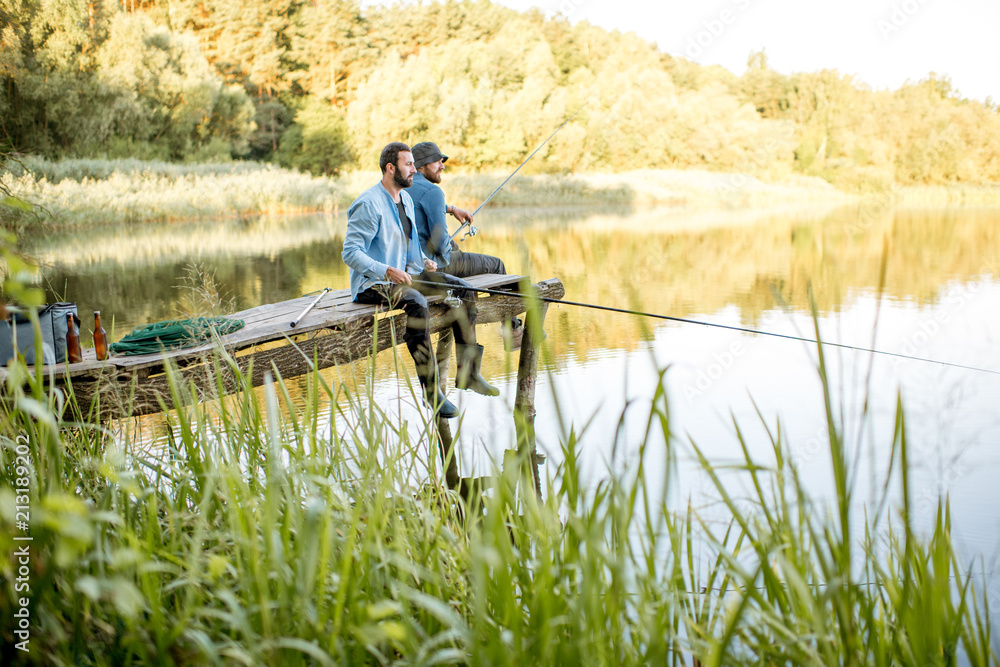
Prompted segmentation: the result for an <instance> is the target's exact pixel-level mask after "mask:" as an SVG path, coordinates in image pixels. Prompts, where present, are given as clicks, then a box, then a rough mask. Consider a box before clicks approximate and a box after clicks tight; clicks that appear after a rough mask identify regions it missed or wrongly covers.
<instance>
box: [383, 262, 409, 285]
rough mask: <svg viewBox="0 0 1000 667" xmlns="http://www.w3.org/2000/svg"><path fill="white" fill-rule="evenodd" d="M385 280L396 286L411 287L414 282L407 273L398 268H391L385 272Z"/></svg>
mask: <svg viewBox="0 0 1000 667" xmlns="http://www.w3.org/2000/svg"><path fill="white" fill-rule="evenodd" d="M385 279H386V280H388V281H389V282H391V283H393V284H394V285H410V284H412V282H413V281H412V280H411V279H410V274H409V273H407V272H406V271H400V270H399V269H397V268H393V267H391V266H390V267H389V268H388V269H387V270H386V272H385Z"/></svg>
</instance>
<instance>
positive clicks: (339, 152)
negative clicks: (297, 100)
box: [275, 98, 353, 175]
mask: <svg viewBox="0 0 1000 667" xmlns="http://www.w3.org/2000/svg"><path fill="white" fill-rule="evenodd" d="M275 157H276V158H277V160H278V162H279V163H280V164H282V165H283V166H286V167H293V168H296V169H301V170H303V171H308V172H310V173H313V174H317V175H319V174H336V173H338V172H339V171H340V170H341V168H342V167H343V166H344V165H346V164H348V163H349V162H350V161H351V160H352V159H353V155H352V153H351V147H350V141H349V137H348V128H347V119H346V118H345V115H344V112H343V110H342V109H339V108H337V107H333V106H331V105H330V104H329V103H326V102H323V101H321V100H317V99H316V98H309V99H308V100H306V103H305V105H304V106H303V108H302V109H301V110H299V112H298V113H297V114H296V115H295V123H294V124H293V125H292V126H291V127H290V128H288V129H287V130H286V131H285V133H284V135H282V137H281V147H280V148H279V149H278V152H277V153H276V155H275Z"/></svg>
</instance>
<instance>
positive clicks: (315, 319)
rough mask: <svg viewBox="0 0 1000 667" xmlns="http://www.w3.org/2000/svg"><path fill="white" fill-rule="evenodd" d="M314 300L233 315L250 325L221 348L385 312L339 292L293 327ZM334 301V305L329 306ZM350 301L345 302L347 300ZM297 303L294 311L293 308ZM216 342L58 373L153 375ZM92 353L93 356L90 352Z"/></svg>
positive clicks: (484, 284)
mask: <svg viewBox="0 0 1000 667" xmlns="http://www.w3.org/2000/svg"><path fill="white" fill-rule="evenodd" d="M467 280H468V281H469V282H470V283H471V284H472V285H473V286H475V287H481V288H484V289H494V288H498V287H505V286H510V285H516V284H517V283H518V282H519V281H520V280H522V276H515V275H500V274H484V275H480V276H472V277H470V278H468V279H467ZM314 299H315V295H313V296H310V297H298V298H296V299H292V300H290V301H284V302H281V303H280V304H268V305H265V306H260V307H258V308H251V309H249V310H245V311H241V312H240V313H235V314H234V315H233V316H232V317H234V318H237V319H243V320H244V321H246V320H247V319H248V318H249V319H250V320H251V325H248V326H246V327H244V328H243V329H241V330H240V331H237V332H234V333H232V334H229V335H228V336H224V337H223V338H222V339H221V343H222V345H223V346H224V347H225V349H226V350H227V351H229V352H230V353H232V352H237V351H239V350H242V349H245V348H247V347H250V346H253V345H260V344H263V343H267V342H273V341H281V340H286V339H287V338H288V337H290V336H292V335H298V334H304V333H310V332H313V331H318V330H320V329H327V328H339V329H346V328H351V327H354V326H363V325H365V324H366V323H368V322H369V321H370V320H371V317H372V316H373V315H374V314H375V313H378V312H385V310H387V309H386V308H384V307H377V306H370V305H366V304H358V303H354V302H353V301H351V300H350V290H338V291H336V292H332V293H331V294H330V295H327V297H325V298H324V299H323V301H321V302H320V304H321V305H322V306H323V307H322V308H319V307H318V306H317V308H314V309H313V310H312V311H310V313H309V314H308V315H307V316H306V318H305V319H304V320H303V321H302V322H301V323H300V324H299V325H298V326H297V327H295V328H294V329H293V328H292V327H291V326H290V324H291V320H292V319H293V318H294V317H295V316H297V315H298V314H299V313H301V312H302V310H303V309H305V307H306V306H307V305H308V304H309V303H311V302H312V301H313V300H314ZM327 299H330V300H331V301H330V302H327ZM345 299H346V301H345ZM440 300H441V297H430V298H429V299H428V301H429V302H431V303H436V302H439V301H440ZM481 301H482V306H481V308H480V312H481V314H480V321H481V322H484V323H485V322H491V321H497V320H496V319H492V318H494V317H496V318H500V317H512V316H514V315H517V314H518V312H523V309H522V310H521V311H518V310H517V308H518V307H517V306H516V305H515V304H506V305H504V306H503V310H502V311H497V310H496V307H495V305H494V304H492V303H491V300H490V298H489V296H488V295H483V297H481ZM288 304H293V305H294V307H289V306H288ZM216 345H217V343H215V342H209V343H205V344H202V345H199V346H195V347H188V348H183V349H180V350H170V351H167V352H165V353H163V354H160V353H156V354H148V355H136V356H130V357H112V358H111V359H108V360H106V361H97V360H96V359H92V356H93V351H92V350H87V351H85V355H84V361H82V362H80V363H78V364H69V365H64V366H60V367H58V368H57V369H56V371H55V372H56V373H58V374H59V375H61V376H66V375H68V376H71V377H78V378H82V379H95V378H97V377H98V376H103V375H105V374H106V372H107V371H106V367H107V366H113V367H116V368H118V369H122V370H138V369H143V368H146V369H150V372H152V373H155V372H157V371H158V370H159V369H161V368H162V367H163V363H164V362H165V361H166V360H171V361H173V362H174V363H176V364H178V365H180V366H184V365H186V364H190V363H199V359H200V357H201V356H202V355H204V354H205V353H207V352H209V351H211V350H213V349H214V348H215V346H216ZM88 353H89V354H88Z"/></svg>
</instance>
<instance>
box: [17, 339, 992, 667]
mask: <svg viewBox="0 0 1000 667" xmlns="http://www.w3.org/2000/svg"><path fill="white" fill-rule="evenodd" d="M403 366H405V364H400V367H401V368H402V367H403ZM36 370H38V369H36ZM271 370H272V373H271V375H272V378H273V379H271V380H270V381H268V382H266V383H265V385H264V386H263V387H262V388H261V389H260V390H255V389H254V388H253V387H252V386H251V382H250V380H249V378H250V377H251V375H250V373H247V372H241V371H240V368H239V366H238V365H237V363H236V361H235V360H234V359H232V358H231V357H229V356H227V355H226V354H224V353H221V352H220V354H219V355H218V356H217V358H216V359H215V360H214V361H213V363H212V364H210V365H209V366H208V367H207V369H206V372H208V371H212V374H211V376H210V377H213V378H215V381H216V382H217V383H218V384H217V385H216V388H217V392H218V395H219V396H220V398H217V399H216V400H211V401H206V400H194V399H193V398H192V397H195V396H198V395H199V394H198V392H197V391H196V388H195V387H194V386H193V385H191V384H185V381H184V380H183V379H182V376H181V375H180V374H179V373H178V372H176V371H175V370H174V369H172V368H170V367H168V368H167V371H166V372H167V374H168V376H169V379H170V387H171V392H172V393H173V401H174V404H175V405H178V406H180V407H177V408H176V409H174V410H172V411H169V412H167V417H166V422H165V423H166V425H165V426H164V433H163V434H162V437H160V438H158V439H156V440H155V441H154V443H153V444H149V443H148V442H146V441H145V440H143V439H142V438H139V437H136V436H135V435H134V434H130V432H129V431H128V430H127V429H123V428H122V425H121V424H120V423H113V422H103V423H102V422H100V421H99V420H97V419H96V414H95V413H94V412H92V411H91V410H90V407H91V406H80V405H78V404H77V403H76V401H75V399H74V397H73V394H72V393H71V392H66V393H63V392H62V391H60V390H57V389H53V388H52V386H51V384H48V383H46V382H45V381H44V380H43V379H42V378H41V377H40V376H37V375H36V376H31V375H30V374H29V373H28V369H27V368H25V367H24V366H23V364H19V363H17V362H15V363H12V364H11V365H10V366H9V367H8V369H7V376H6V384H5V387H4V399H5V400H4V401H3V408H2V412H0V443H2V446H0V466H2V469H3V471H4V477H3V478H2V482H0V500H2V502H3V511H2V512H0V520H2V522H3V523H4V530H3V531H2V532H0V548H2V549H3V550H4V553H5V554H10V553H11V552H12V549H13V542H12V538H11V535H12V534H13V531H14V525H13V517H12V515H11V514H10V512H9V509H8V508H9V507H10V506H11V504H12V500H11V493H12V492H11V479H10V476H9V475H10V473H9V471H10V470H11V464H12V451H13V443H16V442H18V441H19V440H21V439H27V441H28V442H29V443H30V445H31V452H32V463H33V477H32V480H33V483H32V487H31V489H32V490H31V506H32V525H31V528H30V531H31V535H32V537H33V543H32V544H33V553H34V554H35V556H34V560H33V562H32V580H31V591H30V596H31V609H32V623H33V633H32V644H31V647H32V649H31V650H32V653H30V654H28V655H22V654H20V653H17V652H16V650H15V649H14V648H13V641H14V638H13V635H12V634H11V633H10V631H9V630H8V629H7V626H6V625H4V626H3V627H4V630H3V631H2V655H3V658H4V661H5V662H8V661H12V660H14V659H27V660H28V661H29V662H35V663H39V664H78V665H103V664H168V665H186V664H220V665H221V664H282V665H285V664H288V665H296V664H345V663H346V664H421V665H424V664H426V665H432V664H476V665H507V664H518V663H522V664H541V663H553V664H588V665H589V664H594V665H621V664H671V665H692V664H695V662H694V661H695V659H697V660H698V661H699V662H700V664H704V665H720V664H748V665H749V664H796V665H798V664H804V665H808V664H816V665H820V664H886V665H888V664H894V665H895V664H913V665H918V664H919V665H924V664H958V662H959V661H960V660H965V661H967V662H968V663H969V664H973V665H996V664H997V658H996V649H995V647H994V646H993V639H992V635H991V619H990V615H989V609H988V607H987V606H986V605H985V603H984V600H983V598H982V595H981V594H980V592H979V591H978V590H977V589H976V587H975V582H973V581H972V580H971V578H970V577H969V576H968V575H965V574H963V572H962V567H961V564H960V563H959V560H958V558H957V555H956V553H955V551H954V549H953V548H952V545H951V540H950V522H949V519H948V516H949V514H948V506H947V504H942V505H941V507H940V508H939V511H938V519H937V521H936V523H935V526H934V529H933V531H932V532H931V535H930V538H929V539H921V538H920V537H918V535H917V534H916V532H915V531H914V529H913V519H912V514H911V511H910V508H909V504H908V503H909V500H908V496H909V494H908V490H907V485H908V484H909V472H908V461H907V455H908V450H907V443H906V428H905V418H904V413H903V410H902V406H900V407H899V410H898V415H897V421H896V429H895V432H894V434H893V443H892V451H893V465H892V466H890V472H889V473H887V474H888V475H895V476H894V477H892V479H895V480H898V481H899V483H900V484H901V486H902V497H903V498H904V502H903V506H902V508H901V509H900V511H899V514H898V516H896V517H895V519H894V521H892V522H891V523H890V524H889V525H888V526H887V527H884V528H883V527H882V526H880V524H878V522H877V521H876V520H874V519H873V520H868V519H866V520H865V521H864V525H865V526H866V527H867V528H866V532H865V534H864V535H863V536H855V535H854V533H853V532H852V531H853V529H852V526H855V525H857V523H856V519H857V517H856V516H855V514H856V513H857V512H858V508H857V507H855V505H854V504H853V503H852V502H851V500H852V498H853V496H852V489H851V479H852V476H851V475H850V472H851V470H850V466H851V465H852V463H851V462H850V460H849V457H848V455H847V449H846V446H845V442H844V439H843V435H842V433H843V429H842V427H841V426H840V425H839V424H838V423H837V421H836V417H835V414H834V411H833V410H832V408H831V407H830V406H831V401H832V397H831V389H830V385H829V382H828V381H827V376H826V370H825V367H824V366H823V364H822V363H821V364H820V368H819V373H820V378H821V380H822V382H823V387H824V398H823V400H824V405H825V408H826V411H827V420H828V425H829V428H828V435H829V454H830V460H829V467H830V470H831V474H832V478H833V479H834V480H835V482H834V488H835V490H836V494H835V496H836V497H835V498H834V499H833V501H832V503H831V504H826V503H823V502H822V501H820V500H819V499H816V498H813V497H811V495H810V493H809V492H808V491H807V489H806V488H804V485H803V483H802V481H801V479H800V476H799V470H798V468H797V465H796V462H795V460H794V458H793V456H792V453H791V449H790V443H789V442H788V441H787V438H786V437H785V435H784V433H783V430H782V428H781V425H780V423H779V424H777V425H776V426H774V427H771V428H769V430H768V432H769V433H770V434H771V450H772V452H773V460H772V461H768V462H759V461H755V460H753V458H752V457H751V455H750V453H749V452H750V447H749V446H748V443H747V441H746V439H745V437H744V435H743V432H744V431H743V429H742V428H741V427H740V425H738V424H737V425H735V433H736V440H737V441H738V442H739V444H740V446H741V450H742V452H743V460H742V461H741V462H738V463H737V464H735V465H732V466H728V467H726V468H725V469H724V468H723V467H722V466H720V465H719V462H717V461H712V460H710V459H708V457H707V456H706V455H705V454H704V452H703V451H702V450H701V449H700V448H699V447H698V445H697V443H690V444H689V445H687V446H686V447H689V448H690V451H691V452H692V453H693V454H694V455H695V457H696V458H697V460H698V461H699V470H700V473H701V474H704V475H705V476H707V478H708V479H709V480H710V481H711V484H712V487H713V488H714V490H715V493H717V495H718V497H719V498H720V499H721V501H722V503H723V505H724V507H725V508H726V511H727V515H728V520H727V521H726V522H725V524H724V526H723V527H722V528H719V527H718V524H717V523H715V522H713V521H711V520H710V519H709V518H708V517H706V516H704V514H703V512H701V511H699V510H697V509H695V508H693V507H691V506H688V507H679V508H678V507H673V506H671V505H670V504H669V503H668V501H667V497H668V491H667V487H668V486H669V485H667V484H663V485H654V484H650V483H649V480H651V479H652V478H653V477H654V476H659V475H662V474H663V473H662V472H661V471H652V470H648V469H647V468H646V465H647V464H646V461H647V456H646V454H647V450H648V449H649V448H650V447H653V446H659V445H656V443H663V442H665V443H667V446H668V449H669V455H668V465H672V463H671V462H672V461H674V460H675V458H674V457H676V456H677V455H678V451H679V450H680V449H681V448H682V447H685V446H684V445H683V444H682V443H680V442H679V440H678V439H677V438H676V437H675V436H674V434H673V433H672V432H671V429H670V415H669V406H668V401H667V383H666V375H665V374H666V371H664V372H661V374H660V377H659V381H658V383H657V385H656V387H655V391H654V398H653V401H652V404H651V407H650V409H649V417H648V420H647V428H646V433H645V436H644V441H643V443H642V444H641V446H640V448H639V451H638V453H637V455H636V457H635V458H634V459H633V460H634V464H633V465H631V466H627V468H626V469H625V470H624V471H620V472H618V473H617V474H616V475H614V476H609V477H607V478H606V479H604V480H603V481H601V482H599V483H597V484H595V485H594V486H593V487H592V488H584V487H583V486H581V483H580V475H579V470H580V465H581V458H580V457H581V447H580V435H581V434H580V433H577V432H575V431H573V430H572V429H570V430H569V432H568V435H567V436H566V438H565V440H564V442H563V443H562V445H561V452H560V457H559V458H560V463H559V464H558V466H557V467H556V469H555V470H553V471H551V473H550V474H549V475H548V476H547V478H546V487H545V489H544V491H545V493H544V494H543V498H542V499H538V498H537V496H536V495H535V493H534V491H533V489H527V490H526V489H525V488H524V486H523V483H522V481H521V480H522V479H523V475H522V474H521V472H520V465H514V466H508V467H505V468H504V469H502V470H500V469H498V470H496V473H495V474H496V477H497V481H496V485H495V487H494V488H493V489H492V490H490V491H488V492H486V493H485V494H480V493H473V494H470V495H469V497H468V498H463V497H462V496H461V495H460V494H457V493H455V492H454V491H451V490H449V489H448V488H446V486H445V485H444V484H442V483H441V482H440V481H439V480H438V479H437V476H436V475H432V476H431V477H426V476H424V477H422V478H421V477H420V472H419V471H420V470H423V469H428V470H431V471H433V470H434V469H435V466H436V464H435V463H434V458H435V457H436V456H437V447H436V445H434V444H431V440H432V439H433V438H434V437H435V430H434V429H435V425H434V423H433V421H432V420H430V419H429V418H426V419H425V421H424V422H423V423H421V424H418V425H416V426H417V428H416V429H415V430H414V429H411V428H410V425H409V424H406V423H401V420H400V419H399V418H398V417H394V416H392V415H391V414H390V413H389V412H387V410H386V409H385V408H383V407H382V406H380V405H379V404H378V401H377V400H376V399H375V397H374V395H373V393H372V390H371V389H368V390H367V393H366V394H364V395H358V394H356V393H352V392H351V391H349V390H348V388H347V385H346V384H345V383H343V382H339V383H338V382H336V381H331V380H329V379H328V378H327V377H326V376H324V375H322V374H320V373H312V374H310V375H309V376H308V380H307V390H306V395H305V398H304V400H303V399H301V398H299V399H297V400H293V399H292V397H291V396H290V395H289V393H288V391H287V389H286V388H285V385H284V383H283V382H282V381H281V377H280V374H279V373H278V372H277V370H276V369H271ZM226 374H228V375H229V376H231V377H235V378H236V381H237V383H238V391H237V392H236V393H235V394H233V395H231V396H223V395H224V394H226V393H227V392H226V391H225V387H224V386H223V384H222V380H221V378H222V377H223V375H226ZM414 433H415V434H416V435H414ZM518 463H519V464H520V463H524V462H523V461H520V462H518ZM418 464H419V465H418ZM733 475H739V476H740V477H741V478H742V479H744V480H748V482H749V488H750V489H752V491H753V496H752V498H751V501H752V502H750V503H749V504H748V503H747V502H745V501H744V500H742V499H739V498H737V493H738V492H737V491H736V490H734V487H733V485H732V476H733ZM888 483H889V481H888V480H887V484H888ZM654 489H659V490H657V491H654ZM859 554H861V556H863V557H862V558H861V562H858V559H859ZM12 568H13V565H12V563H11V561H10V559H8V558H4V559H0V572H2V574H3V582H2V585H0V616H2V617H3V618H10V617H11V613H12V612H13V609H14V607H15V605H16V603H17V600H16V597H15V591H14V589H13V587H12V582H13V580H12V575H13V569H12Z"/></svg>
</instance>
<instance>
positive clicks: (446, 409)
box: [406, 343, 458, 419]
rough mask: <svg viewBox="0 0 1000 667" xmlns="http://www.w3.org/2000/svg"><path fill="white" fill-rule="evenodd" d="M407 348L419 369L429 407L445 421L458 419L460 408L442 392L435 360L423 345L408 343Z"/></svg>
mask: <svg viewBox="0 0 1000 667" xmlns="http://www.w3.org/2000/svg"><path fill="white" fill-rule="evenodd" d="M406 347H407V348H409V350H410V355H411V356H412V357H413V363H414V364H415V365H416V367H417V377H418V378H420V387H421V388H422V389H423V392H424V402H425V403H426V404H427V407H429V408H430V409H431V410H432V411H433V412H435V413H437V414H438V415H439V416H441V417H444V418H445V419H451V418H452V417H457V416H458V408H457V407H455V404H454V403H452V402H451V401H449V400H448V397H447V396H445V395H444V392H443V391H441V383H440V382H438V374H437V363H436V361H435V359H434V358H433V357H432V356H431V354H430V353H429V351H427V350H425V349H424V346H423V345H421V344H411V343H407V344H406Z"/></svg>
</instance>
